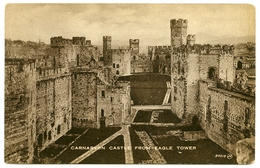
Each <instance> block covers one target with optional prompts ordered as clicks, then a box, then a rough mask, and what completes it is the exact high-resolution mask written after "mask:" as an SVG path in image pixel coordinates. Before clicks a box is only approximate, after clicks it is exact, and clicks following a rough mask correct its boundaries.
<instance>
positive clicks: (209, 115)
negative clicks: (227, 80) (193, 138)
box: [199, 80, 255, 154]
mask: <svg viewBox="0 0 260 168" xmlns="http://www.w3.org/2000/svg"><path fill="white" fill-rule="evenodd" d="M215 86H216V83H215V82H213V81H206V80H200V82H199V90H200V96H199V106H200V109H199V119H200V125H201V126H202V128H203V129H204V130H205V131H206V134H207V136H208V137H209V138H210V139H211V140H212V141H214V142H215V143H217V144H218V145H220V146H221V147H222V148H224V149H226V150H228V151H229V152H230V153H232V154H235V143H236V142H237V141H239V140H241V139H244V138H245V137H253V136H254V128H255V100H254V98H253V97H249V96H244V95H241V94H238V93H234V92H230V91H227V90H223V89H219V88H216V87H215Z"/></svg>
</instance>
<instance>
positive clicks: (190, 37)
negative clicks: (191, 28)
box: [187, 34, 196, 41]
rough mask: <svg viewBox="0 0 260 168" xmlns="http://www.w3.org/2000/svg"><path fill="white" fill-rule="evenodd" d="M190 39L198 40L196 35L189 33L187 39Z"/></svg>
mask: <svg viewBox="0 0 260 168" xmlns="http://www.w3.org/2000/svg"><path fill="white" fill-rule="evenodd" d="M188 40H190V41H195V40H196V35H192V34H189V35H188V36H187V41H188Z"/></svg>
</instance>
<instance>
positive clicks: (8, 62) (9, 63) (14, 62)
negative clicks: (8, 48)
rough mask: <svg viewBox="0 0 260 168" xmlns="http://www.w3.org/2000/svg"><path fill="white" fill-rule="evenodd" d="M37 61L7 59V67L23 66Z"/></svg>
mask: <svg viewBox="0 0 260 168" xmlns="http://www.w3.org/2000/svg"><path fill="white" fill-rule="evenodd" d="M35 62H36V60H35V59H23V58H5V65H21V64H30V63H35Z"/></svg>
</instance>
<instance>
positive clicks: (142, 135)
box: [135, 131, 167, 163]
mask: <svg viewBox="0 0 260 168" xmlns="http://www.w3.org/2000/svg"><path fill="white" fill-rule="evenodd" d="M135 133H136V134H137V135H138V137H139V139H140V140H141V141H142V143H143V145H144V146H145V147H150V149H147V150H146V151H147V153H148V155H149V156H150V158H151V161H150V162H151V163H167V162H166V160H165V159H164V157H163V156H162V154H161V153H160V152H159V150H156V149H154V148H155V145H154V143H153V141H152V139H151V138H150V137H149V135H148V134H147V133H146V132H145V131H135Z"/></svg>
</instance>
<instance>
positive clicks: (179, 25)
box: [170, 19, 188, 47]
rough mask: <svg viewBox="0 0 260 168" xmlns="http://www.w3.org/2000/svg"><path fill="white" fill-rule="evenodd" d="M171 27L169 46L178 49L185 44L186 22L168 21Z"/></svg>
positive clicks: (182, 20)
mask: <svg viewBox="0 0 260 168" xmlns="http://www.w3.org/2000/svg"><path fill="white" fill-rule="evenodd" d="M170 27H171V46H172V47H179V46H181V45H183V44H186V37H187V27H188V20H186V19H172V20H171V21H170Z"/></svg>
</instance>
